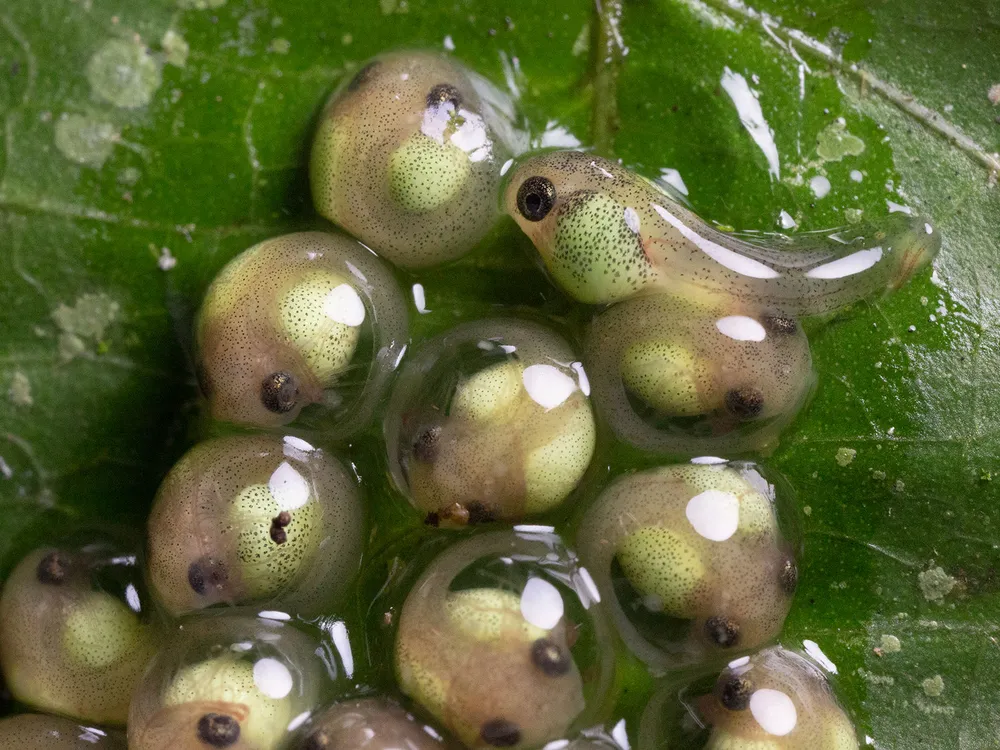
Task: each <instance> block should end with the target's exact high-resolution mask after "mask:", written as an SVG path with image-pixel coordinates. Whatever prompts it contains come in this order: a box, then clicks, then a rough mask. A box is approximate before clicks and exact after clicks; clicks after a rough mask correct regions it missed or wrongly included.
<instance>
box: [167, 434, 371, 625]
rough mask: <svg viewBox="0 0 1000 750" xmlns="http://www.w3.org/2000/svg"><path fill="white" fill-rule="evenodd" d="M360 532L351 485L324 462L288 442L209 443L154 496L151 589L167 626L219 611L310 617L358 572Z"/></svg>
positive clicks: (303, 445)
mask: <svg viewBox="0 0 1000 750" xmlns="http://www.w3.org/2000/svg"><path fill="white" fill-rule="evenodd" d="M364 526H365V524H364V510H363V507H362V504H361V499H360V495H359V490H358V487H357V484H356V482H355V481H354V479H353V477H352V476H351V475H350V474H349V473H348V472H347V470H346V469H345V468H344V467H343V465H341V463H340V462H339V461H338V460H337V459H336V458H334V457H333V456H332V455H330V454H329V453H327V452H325V451H323V450H320V449H317V448H315V447H313V446H312V445H310V444H309V443H307V442H306V441H304V440H302V439H300V438H296V437H291V436H288V437H285V438H280V437H273V436H270V435H240V436H232V437H225V438H218V439H215V440H209V441H206V442H203V443H199V444H198V445H196V446H195V447H194V448H193V449H191V450H190V451H189V452H188V453H187V454H185V455H184V456H183V457H182V458H181V460H180V461H179V462H178V463H177V464H176V465H175V466H174V468H173V469H171V471H170V473H169V474H168V475H167V478H166V479H165V480H164V481H163V484H162V485H161V486H160V489H159V492H158V493H157V496H156V500H155V502H154V504H153V508H152V511H151V512H150V516H149V540H148V550H149V552H148V567H149V578H150V583H151V587H152V590H153V593H154V595H155V596H156V599H157V601H158V602H159V603H160V604H161V606H163V608H164V609H165V610H166V611H167V612H168V613H169V614H171V615H173V616H178V615H181V614H184V613H186V612H190V611H193V610H198V609H202V608H204V607H209V606H212V605H214V604H219V603H225V604H250V603H253V604H267V605H268V606H269V607H271V608H279V609H286V610H287V611H289V612H291V613H293V614H303V615H308V614H316V613H317V612H318V611H319V610H320V609H322V607H323V606H324V605H325V604H328V603H329V602H330V601H331V600H332V599H335V598H336V597H337V596H338V595H339V594H341V593H343V591H344V590H345V588H346V587H347V585H348V584H349V583H350V582H351V580H352V578H353V577H354V575H355V573H356V572H357V569H358V566H359V564H360V561H361V550H362V546H363V537H364Z"/></svg>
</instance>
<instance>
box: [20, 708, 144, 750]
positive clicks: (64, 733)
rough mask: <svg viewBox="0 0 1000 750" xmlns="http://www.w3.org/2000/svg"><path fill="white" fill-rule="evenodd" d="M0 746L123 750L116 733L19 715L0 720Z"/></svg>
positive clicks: (28, 749)
mask: <svg viewBox="0 0 1000 750" xmlns="http://www.w3.org/2000/svg"><path fill="white" fill-rule="evenodd" d="M0 747H7V748H12V747H16V748H18V750H125V738H124V737H122V736H120V735H119V734H118V733H117V732H107V731H105V730H103V729H97V728H95V727H82V726H80V725H79V724H76V723H75V722H73V721H70V720H69V719H61V718H59V717H56V716H43V715H41V714H21V715H20V716H11V717H8V718H6V719H0Z"/></svg>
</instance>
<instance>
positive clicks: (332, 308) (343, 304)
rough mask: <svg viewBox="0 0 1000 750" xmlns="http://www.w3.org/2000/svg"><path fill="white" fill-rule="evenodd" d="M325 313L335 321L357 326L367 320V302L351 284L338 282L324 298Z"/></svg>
mask: <svg viewBox="0 0 1000 750" xmlns="http://www.w3.org/2000/svg"><path fill="white" fill-rule="evenodd" d="M323 314H324V315H326V317H328V318H329V319H330V320H332V321H334V322H335V323H341V324H342V325H345V326H351V327H356V326H359V325H361V324H362V323H364V322H365V303H364V302H362V301H361V297H359V296H358V293H357V292H356V291H355V290H354V287H353V286H351V285H350V284H338V285H337V286H335V287H334V288H333V289H331V290H330V292H329V294H327V295H326V299H324V300H323Z"/></svg>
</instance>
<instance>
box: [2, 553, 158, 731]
mask: <svg viewBox="0 0 1000 750" xmlns="http://www.w3.org/2000/svg"><path fill="white" fill-rule="evenodd" d="M135 563H136V557H135V554H134V553H133V552H132V551H131V550H129V549H128V548H125V547H123V546H122V545H120V544H118V543H113V542H110V541H105V540H103V539H102V540H98V541H94V540H90V541H88V542H87V543H86V544H83V545H77V544H75V543H69V542H67V543H66V544H64V545H61V546H59V547H43V548H40V549H36V550H34V551H33V552H31V553H30V554H28V555H27V556H26V557H25V558H24V559H23V560H21V562H20V563H18V565H17V567H16V568H15V569H14V572H13V573H12V574H11V576H10V578H8V579H7V582H6V583H5V584H4V588H3V594H2V596H0V665H2V667H3V674H4V678H5V680H6V682H7V686H8V688H9V690H10V691H11V693H12V694H13V695H14V697H15V698H16V699H17V700H19V701H21V702H22V703H26V704H28V705H30V706H32V707H34V708H37V709H39V710H42V711H45V712H46V713H53V714H62V715H65V716H69V717H72V718H75V719H78V720H81V721H87V722H95V723H98V724H110V725H120V724H124V723H125V719H126V716H127V714H128V703H129V697H130V696H131V694H132V690H133V688H134V686H135V684H136V683H137V682H138V680H139V677H140V676H141V675H142V671H143V669H145V667H146V663H147V662H148V661H149V659H150V658H151V657H152V655H153V653H154V652H155V650H156V640H157V635H158V628H157V627H156V626H155V625H154V624H152V623H151V622H150V612H149V607H148V603H147V602H146V601H145V600H144V599H145V593H144V588H143V583H142V576H141V575H140V574H139V571H138V570H137V568H136V564H135Z"/></svg>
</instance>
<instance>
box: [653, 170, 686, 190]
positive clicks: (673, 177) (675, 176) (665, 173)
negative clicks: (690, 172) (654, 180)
mask: <svg viewBox="0 0 1000 750" xmlns="http://www.w3.org/2000/svg"><path fill="white" fill-rule="evenodd" d="M660 179H662V180H663V181H664V182H665V183H667V184H668V185H670V187H672V188H674V189H675V190H676V191H677V192H678V193H680V194H681V195H687V194H688V188H687V185H685V184H684V178H683V177H681V173H680V172H678V171H677V170H676V169H671V168H670V167H664V168H663V169H661V170H660Z"/></svg>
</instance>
